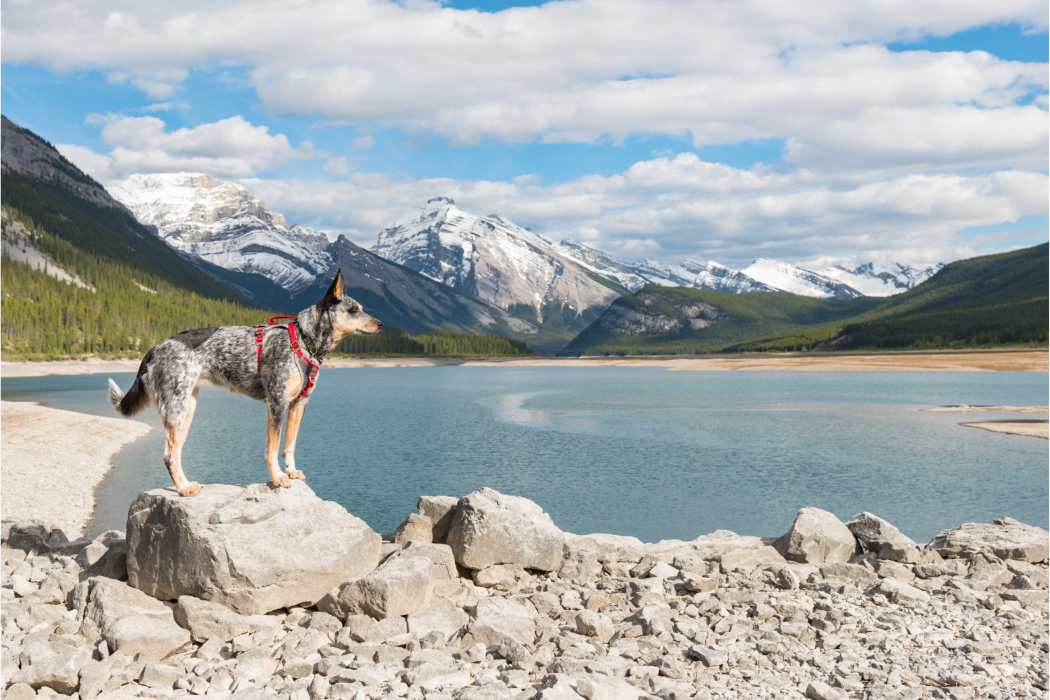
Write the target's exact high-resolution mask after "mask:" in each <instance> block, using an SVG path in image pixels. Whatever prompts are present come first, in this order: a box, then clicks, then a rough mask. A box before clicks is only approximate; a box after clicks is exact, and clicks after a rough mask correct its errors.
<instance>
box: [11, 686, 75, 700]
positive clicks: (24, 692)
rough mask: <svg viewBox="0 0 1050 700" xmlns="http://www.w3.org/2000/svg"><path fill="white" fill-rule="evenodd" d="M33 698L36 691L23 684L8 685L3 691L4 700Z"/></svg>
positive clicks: (31, 699)
mask: <svg viewBox="0 0 1050 700" xmlns="http://www.w3.org/2000/svg"><path fill="white" fill-rule="evenodd" d="M35 697H36V691H35V690H33V689H32V688H31V687H30V686H28V685H26V684H25V683H15V684H13V685H9V686H8V687H7V690H5V691H4V700H33V698H35ZM81 697H83V696H81ZM88 700H90V699H88Z"/></svg>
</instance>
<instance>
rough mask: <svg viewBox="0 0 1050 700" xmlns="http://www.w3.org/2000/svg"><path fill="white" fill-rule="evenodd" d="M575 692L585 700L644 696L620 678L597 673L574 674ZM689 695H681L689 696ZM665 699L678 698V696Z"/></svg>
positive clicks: (632, 699) (610, 699)
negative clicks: (585, 699)
mask: <svg viewBox="0 0 1050 700" xmlns="http://www.w3.org/2000/svg"><path fill="white" fill-rule="evenodd" d="M690 691H691V692H690V693H689V695H692V694H693V693H692V689H690ZM576 692H577V693H579V694H580V695H581V696H583V697H585V698H587V700H639V698H643V697H645V696H646V693H645V692H644V691H642V690H641V689H640V688H636V687H634V686H633V685H631V684H630V683H628V682H627V681H625V680H623V679H622V678H614V677H612V676H608V675H597V674H591V675H586V676H576ZM689 695H684V696H682V697H689ZM660 697H663V696H660ZM667 700H678V698H677V697H675V698H668V699H667Z"/></svg>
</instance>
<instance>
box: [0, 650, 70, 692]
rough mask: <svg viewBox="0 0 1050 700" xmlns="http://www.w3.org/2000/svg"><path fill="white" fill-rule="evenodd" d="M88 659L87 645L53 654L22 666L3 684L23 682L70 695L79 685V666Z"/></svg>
mask: <svg viewBox="0 0 1050 700" xmlns="http://www.w3.org/2000/svg"><path fill="white" fill-rule="evenodd" d="M90 660H91V650H90V649H89V648H87V647H85V648H83V649H76V650H74V651H68V652H66V653H64V654H55V655H54V656H49V657H48V658H46V659H44V660H42V661H38V662H37V663H34V664H33V665H31V666H29V667H28V668H23V669H22V670H21V671H18V672H17V673H15V675H14V676H12V677H11V679H10V680H8V679H6V678H5V679H4V681H5V685H6V684H7V683H8V682H10V683H25V684H26V685H28V686H29V687H30V688H34V689H40V688H43V687H44V686H47V687H48V688H51V689H52V690H55V691H57V692H59V693H62V694H63V695H70V694H72V693H73V691H75V690H76V689H77V686H79V685H80V667H81V666H83V665H84V663H86V662H87V661H90Z"/></svg>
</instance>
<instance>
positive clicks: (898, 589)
mask: <svg viewBox="0 0 1050 700" xmlns="http://www.w3.org/2000/svg"><path fill="white" fill-rule="evenodd" d="M878 590H879V593H881V594H882V595H884V596H886V597H887V598H888V599H889V600H890V601H892V602H894V603H896V604H897V605H905V606H910V607H920V606H923V605H926V604H927V603H929V602H930V595H929V594H928V593H926V592H924V591H920V590H919V589H918V588H915V587H914V586H909V585H908V584H906V583H904V582H903V581H898V580H897V579H895V578H884V579H882V582H881V583H880V584H879V589H878Z"/></svg>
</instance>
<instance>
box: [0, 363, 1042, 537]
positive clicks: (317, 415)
mask: <svg viewBox="0 0 1050 700" xmlns="http://www.w3.org/2000/svg"><path fill="white" fill-rule="evenodd" d="M112 376H113V378H114V379H115V380H116V381H117V383H118V384H119V385H120V386H121V387H122V388H123V389H124V390H125V391H126V390H127V388H128V387H129V386H130V385H131V382H132V381H133V379H134V375H133V374H114V375H112ZM2 394H3V398H4V399H5V400H33V401H40V402H41V403H43V404H44V405H47V406H53V407H56V408H67V409H70V410H76V411H81V412H85V413H92V414H97V415H103V416H113V415H115V413H114V412H113V409H112V407H111V406H110V405H109V403H108V401H107V399H106V376H105V375H84V376H65V377H27V378H10V379H3V380H2ZM1047 403H1048V376H1047V374H1046V373H977V372H948V373H936V372H923V373H919V372H681V371H679V372H670V371H666V370H664V369H658V368H630V367H605V368H596V367H587V368H575V367H548V368H539V367H520V368H518V367H499V366H493V367H427V368H387V369H327V370H325V371H324V372H323V373H322V375H321V380H320V382H319V385H318V388H317V390H316V392H315V394H314V396H313V397H312V399H311V401H310V405H309V407H308V408H307V410H306V414H305V418H304V420H303V425H302V429H301V431H300V434H299V444H298V448H297V452H296V461H297V464H298V466H299V468H301V469H302V470H303V471H304V472H305V473H306V477H307V483H308V484H309V485H310V486H311V487H312V488H313V489H314V491H316V492H317V494H318V495H319V496H321V497H322V498H326V499H330V500H334V501H337V502H339V503H341V504H342V505H343V506H345V507H346V508H347V509H348V510H350V512H352V513H354V514H355V515H357V516H359V517H361V518H363V519H364V520H365V521H366V522H368V523H369V524H370V525H371V526H372V527H373V529H375V530H376V531H378V532H391V531H393V530H394V528H396V527H397V525H398V524H399V523H400V522H401V521H402V520H403V519H404V518H405V517H406V516H407V515H408V513H409V512H412V511H414V510H415V503H416V499H417V498H418V497H419V496H421V495H449V496H462V495H464V494H466V493H469V492H471V491H473V490H475V489H477V488H480V487H482V486H489V487H492V488H495V489H497V490H499V491H501V492H504V493H508V494H516V495H521V496H525V497H527V498H530V499H532V500H534V501H536V502H537V503H538V504H540V505H541V506H542V507H543V508H544V509H545V510H546V511H547V512H549V513H550V514H551V516H552V517H553V519H554V522H555V523H556V524H557V525H558V526H559V527H561V528H562V529H564V530H567V531H570V532H576V533H580V534H584V533H590V532H610V533H616V534H624V535H634V536H637V537H639V538H641V539H642V540H643V541H647V542H654V541H657V540H660V539H668V538H679V539H693V538H695V537H697V536H698V535H701V534H705V533H709V532H712V531H714V530H716V529H727V530H733V531H734V532H737V533H741V534H749V535H763V536H770V535H777V536H778V535H781V534H783V533H784V532H786V531H787V530H788V528H789V527H790V526H791V523H792V521H793V520H794V516H795V513H796V511H797V510H798V509H799V508H801V507H803V506H815V507H818V508H823V509H825V510H828V511H831V512H833V513H834V514H835V515H837V516H838V517H839V518H841V519H842V520H846V519H848V518H850V517H852V516H853V515H855V514H856V513H859V512H861V511H864V510H867V511H870V512H872V513H875V514H876V515H879V516H881V517H883V518H885V519H886V520H888V521H890V522H891V523H893V524H894V525H896V526H897V527H898V528H900V529H901V530H902V531H903V532H904V533H905V534H907V535H908V536H910V537H912V538H913V539H915V540H916V541H918V542H919V543H920V544H921V543H924V542H926V541H928V540H929V539H931V538H932V537H933V536H934V535H936V533H937V532H938V531H939V530H941V529H943V528H947V527H955V526H957V525H959V524H961V523H963V522H975V521H977V522H981V521H983V522H990V521H991V519H992V518H996V517H1002V516H1010V517H1013V518H1016V519H1018V520H1021V521H1022V522H1026V523H1029V524H1032V525H1037V526H1040V527H1043V528H1046V527H1048V524H1050V523H1048V519H1050V516H1048V504H1050V494H1048V444H1047V441H1045V440H1041V439H1037V438H1027V437H1019V436H1011V435H1002V434H996V433H990V432H986V431H982V430H976V429H973V428H964V427H961V426H959V425H958V424H959V423H960V422H964V421H973V420H979V419H981V418H984V417H987V418H990V419H1002V418H1007V417H1011V416H1014V415H1015V414H983V415H981V414H978V415H977V416H975V415H974V414H958V413H954V414H953V413H926V412H922V411H920V410H919V409H920V408H924V407H932V406H937V405H946V404H970V405H1014V406H1026V405H1027V406H1030V405H1047ZM1017 417H1019V418H1025V419H1030V418H1043V417H1045V416H1041V415H1038V414H1037V415H1031V414H1028V415H1021V416H1017ZM136 419H137V420H144V421H146V422H149V423H151V424H153V425H155V426H158V427H159V420H158V418H157V416H156V414H155V413H154V412H153V410H152V408H150V409H147V410H146V411H144V412H143V413H141V414H139V416H137V417H136ZM265 426H266V417H265V407H264V406H263V404H261V403H256V402H253V401H250V400H248V399H246V398H244V397H241V396H234V395H231V394H229V393H227V392H226V391H223V390H217V389H207V388H205V389H202V390H201V394H200V400H199V402H198V407H197V413H196V416H195V418H194V421H193V427H192V429H191V430H190V433H189V439H188V440H187V442H186V446H185V449H184V451H183V463H184V466H185V470H186V474H187V476H188V478H189V479H191V480H194V481H199V482H201V483H209V482H234V483H250V482H253V481H262V480H264V479H266V478H267V472H266V467H265V465H264V463H263V443H264V439H265V432H266V428H265ZM162 452H163V433H162V431H161V430H159V429H158V430H154V431H153V432H152V433H150V434H149V435H148V436H146V437H145V438H143V439H141V440H139V441H137V442H135V443H133V444H131V445H129V446H128V447H126V448H125V449H124V450H123V451H121V452H120V453H119V454H118V455H117V456H116V457H115V458H114V465H115V468H114V469H113V470H112V471H111V472H110V473H109V474H108V475H107V477H106V478H105V480H104V481H103V482H102V484H101V485H100V486H99V488H98V491H97V495H98V501H99V506H98V511H97V513H96V517H95V520H94V521H93V522H92V524H91V526H90V527H89V534H92V535H94V534H97V533H99V532H102V531H104V530H106V529H110V528H116V529H124V521H125V519H126V514H127V508H128V505H129V504H130V503H131V502H132V500H134V498H135V496H136V495H137V494H138V493H140V492H141V491H145V490H148V489H152V488H157V487H166V486H170V485H171V480H170V478H169V477H168V474H167V471H166V469H165V468H164V466H163V462H162V459H161V455H162Z"/></svg>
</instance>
